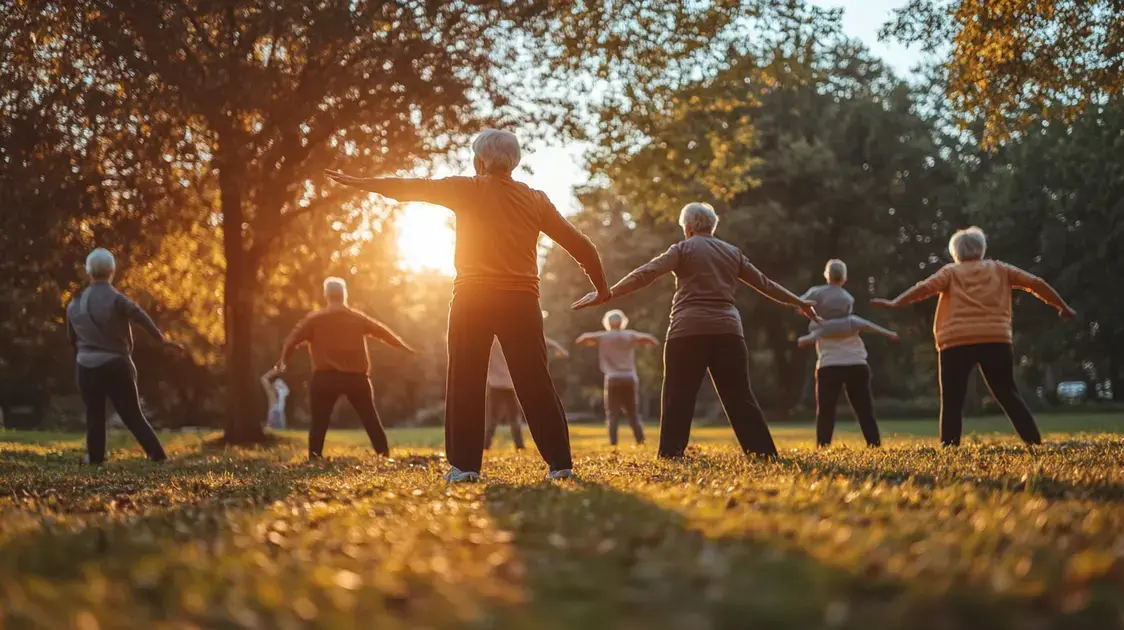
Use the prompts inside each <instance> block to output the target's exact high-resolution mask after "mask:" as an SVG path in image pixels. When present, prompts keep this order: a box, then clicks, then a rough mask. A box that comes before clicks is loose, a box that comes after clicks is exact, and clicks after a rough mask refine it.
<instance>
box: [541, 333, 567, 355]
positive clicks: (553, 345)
mask: <svg viewBox="0 0 1124 630" xmlns="http://www.w3.org/2000/svg"><path fill="white" fill-rule="evenodd" d="M545 339H546V345H548V346H550V349H551V350H554V354H555V355H556V356H557V357H558V358H559V359H565V358H567V357H569V356H570V353H569V352H567V351H566V349H565V348H563V347H562V344H560V343H558V342H557V341H555V340H553V339H551V338H550V337H545Z"/></svg>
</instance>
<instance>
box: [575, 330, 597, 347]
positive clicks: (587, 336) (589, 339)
mask: <svg viewBox="0 0 1124 630" xmlns="http://www.w3.org/2000/svg"><path fill="white" fill-rule="evenodd" d="M574 344H575V345H579V346H586V347H587V348H592V347H593V346H596V345H597V333H595V332H591V333H582V334H581V335H580V336H578V338H577V339H576V340H574Z"/></svg>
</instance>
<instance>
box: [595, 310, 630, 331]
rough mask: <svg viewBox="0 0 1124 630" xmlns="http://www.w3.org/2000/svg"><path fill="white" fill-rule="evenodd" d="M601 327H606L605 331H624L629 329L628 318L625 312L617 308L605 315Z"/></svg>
mask: <svg viewBox="0 0 1124 630" xmlns="http://www.w3.org/2000/svg"><path fill="white" fill-rule="evenodd" d="M601 325H602V326H604V327H605V330H623V329H625V328H628V316H627V315H625V314H624V311H622V310H620V309H619V308H615V309H613V310H611V311H609V312H608V313H605V316H604V317H602V318H601Z"/></svg>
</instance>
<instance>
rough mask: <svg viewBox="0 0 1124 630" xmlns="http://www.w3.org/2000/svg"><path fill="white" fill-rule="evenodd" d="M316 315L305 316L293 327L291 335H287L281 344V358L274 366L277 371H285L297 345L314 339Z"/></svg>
mask: <svg viewBox="0 0 1124 630" xmlns="http://www.w3.org/2000/svg"><path fill="white" fill-rule="evenodd" d="M315 316H316V314H315V313H310V314H308V315H306V316H304V318H303V319H301V320H300V321H299V322H297V325H296V326H294V327H293V330H292V332H290V333H289V336H288V337H285V343H284V344H283V345H282V346H281V360H280V361H278V362H277V365H275V366H274V368H275V369H276V370H277V371H279V372H284V371H285V366H286V365H287V364H288V363H289V357H291V356H293V352H294V351H295V350H296V349H297V346H299V345H301V344H303V343H308V342H309V341H312V320H313V318H314V317H315Z"/></svg>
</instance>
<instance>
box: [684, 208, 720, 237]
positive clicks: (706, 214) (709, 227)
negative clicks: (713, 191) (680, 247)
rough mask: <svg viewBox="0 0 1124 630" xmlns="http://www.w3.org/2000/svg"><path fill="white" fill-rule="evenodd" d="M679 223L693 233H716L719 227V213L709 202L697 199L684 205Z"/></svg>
mask: <svg viewBox="0 0 1124 630" xmlns="http://www.w3.org/2000/svg"><path fill="white" fill-rule="evenodd" d="M679 225H680V226H682V227H683V231H684V232H686V231H687V230H690V231H691V233H692V234H705V235H710V234H714V230H715V229H716V228H717V227H718V213H716V212H715V211H714V206H712V205H710V204H709V203H703V202H701V201H695V202H693V203H689V204H687V205H685V206H683V210H681V211H680V212H679Z"/></svg>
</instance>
